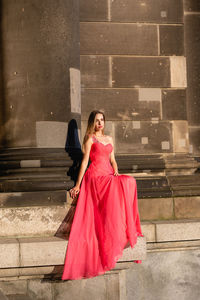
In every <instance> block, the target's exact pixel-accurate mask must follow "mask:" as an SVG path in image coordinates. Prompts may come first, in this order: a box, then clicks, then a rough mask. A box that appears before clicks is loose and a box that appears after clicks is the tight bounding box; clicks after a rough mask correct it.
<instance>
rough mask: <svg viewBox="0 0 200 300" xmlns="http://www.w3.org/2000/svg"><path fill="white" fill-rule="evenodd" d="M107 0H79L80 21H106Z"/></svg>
mask: <svg viewBox="0 0 200 300" xmlns="http://www.w3.org/2000/svg"><path fill="white" fill-rule="evenodd" d="M107 20H108V4H107V0H101V1H98V0H80V21H81V22H84V21H95V22H97V21H107Z"/></svg>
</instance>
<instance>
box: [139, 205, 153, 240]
mask: <svg viewBox="0 0 200 300" xmlns="http://www.w3.org/2000/svg"><path fill="white" fill-rule="evenodd" d="M139 202H140V200H139ZM140 215H141V212H140ZM140 218H141V217H140ZM141 228H142V233H143V235H144V236H145V238H146V241H147V242H155V240H156V235H155V224H152V223H151V222H149V221H141Z"/></svg>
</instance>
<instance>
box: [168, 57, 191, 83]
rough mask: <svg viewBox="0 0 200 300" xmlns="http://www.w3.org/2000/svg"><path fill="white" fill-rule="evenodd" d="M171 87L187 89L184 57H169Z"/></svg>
mask: <svg viewBox="0 0 200 300" xmlns="http://www.w3.org/2000/svg"><path fill="white" fill-rule="evenodd" d="M170 72H171V87H172V88H173V87H175V88H179V87H180V88H183V87H187V71H186V57H184V56H175V55H173V56H170Z"/></svg>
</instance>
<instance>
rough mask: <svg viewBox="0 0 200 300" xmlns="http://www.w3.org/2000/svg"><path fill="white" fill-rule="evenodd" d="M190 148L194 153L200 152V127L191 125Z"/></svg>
mask: <svg viewBox="0 0 200 300" xmlns="http://www.w3.org/2000/svg"><path fill="white" fill-rule="evenodd" d="M189 139H190V146H189V147H190V148H189V151H190V153H192V154H197V155H199V154H200V127H189Z"/></svg>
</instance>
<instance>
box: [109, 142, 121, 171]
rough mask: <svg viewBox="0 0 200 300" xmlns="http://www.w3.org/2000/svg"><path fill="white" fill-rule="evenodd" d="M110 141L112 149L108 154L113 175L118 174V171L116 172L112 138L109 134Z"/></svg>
mask: <svg viewBox="0 0 200 300" xmlns="http://www.w3.org/2000/svg"><path fill="white" fill-rule="evenodd" d="M110 142H111V144H112V146H113V150H112V152H111V154H110V163H111V165H112V167H113V170H114V175H119V173H118V166H117V162H116V160H115V154H114V144H113V139H112V137H111V136H110Z"/></svg>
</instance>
